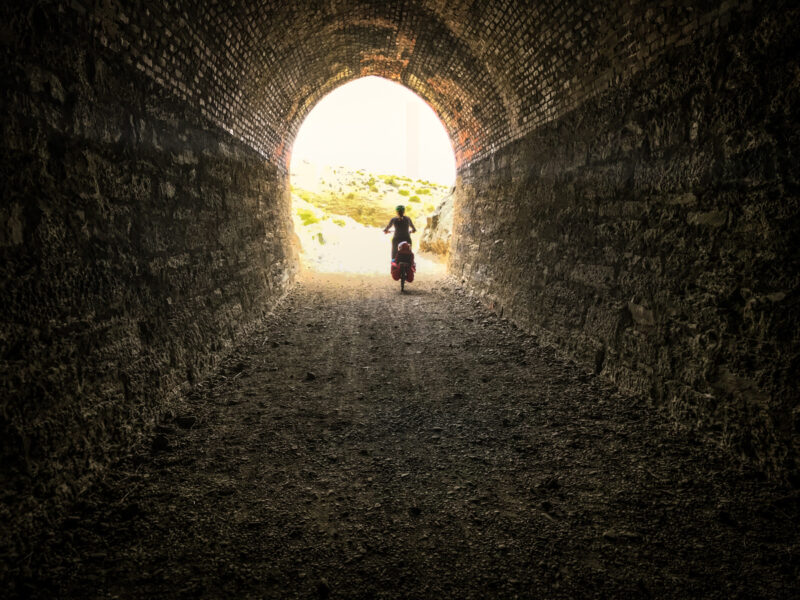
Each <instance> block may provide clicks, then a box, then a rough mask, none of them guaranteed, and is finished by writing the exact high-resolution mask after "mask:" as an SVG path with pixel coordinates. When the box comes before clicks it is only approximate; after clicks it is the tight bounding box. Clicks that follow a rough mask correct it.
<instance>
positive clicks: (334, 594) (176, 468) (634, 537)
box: [20, 275, 800, 599]
mask: <svg viewBox="0 0 800 600" xmlns="http://www.w3.org/2000/svg"><path fill="white" fill-rule="evenodd" d="M152 442H153V446H152V448H146V449H138V450H136V451H135V452H134V455H133V457H132V458H130V459H129V460H126V461H124V462H123V463H122V464H120V465H118V466H117V467H116V468H115V470H114V471H113V472H112V473H111V474H110V476H109V477H108V478H107V479H106V481H105V482H104V483H103V484H102V485H98V487H97V488H96V489H95V490H93V491H92V492H91V493H90V494H88V495H87V497H86V499H85V500H84V501H82V502H81V503H80V504H79V505H78V506H76V507H75V509H74V511H73V512H74V514H73V515H72V516H71V517H70V518H69V519H68V520H67V522H66V524H65V525H64V528H63V529H62V530H60V531H56V532H53V533H52V535H51V536H50V537H49V539H47V540H45V541H43V543H42V553H41V555H40V556H35V557H31V559H30V563H29V570H28V571H27V577H28V580H27V584H26V586H27V587H25V588H22V589H21V590H20V591H21V592H23V593H24V594H25V595H28V596H34V597H35V596H39V597H54V596H57V597H64V598H94V597H102V598H105V597H119V598H148V597H153V598H171V597H175V598H183V597H185V598H195V597H215V598H216V597H226V598H262V597H267V598H271V597H275V598H284V597H303V598H328V597H330V598H348V599H349V598H490V597H498V598H515V597H519V598H556V597H564V598H581V597H597V598H608V597H625V598H628V597H654V598H689V597H697V598H699V597H709V598H712V597H713V598H758V597H762V598H766V597H776V598H781V597H784V598H789V597H792V595H793V594H795V593H796V590H795V589H794V588H793V587H792V586H793V585H794V583H795V582H796V581H797V580H798V578H800V560H798V550H799V549H800V543H798V534H797V525H796V523H797V522H798V514H799V513H800V510H798V503H799V502H800V497H798V495H797V493H796V492H792V491H791V490H786V489H781V488H779V487H777V486H773V485H772V484H768V483H766V482H763V481H761V480H759V478H758V477H757V476H755V475H753V474H749V473H747V472H741V471H738V470H736V469H734V468H733V466H732V465H730V464H729V463H728V462H726V459H725V458H724V457H722V456H719V455H717V454H716V453H715V452H714V451H713V449H710V448H708V447H706V446H704V445H702V444H699V443H697V442H696V441H695V440H693V439H692V438H691V437H689V436H687V435H686V434H682V433H676V432H674V431H672V430H671V428H670V427H669V426H668V424H666V423H665V422H664V420H663V419H662V417H661V416H660V415H659V414H658V413H657V412H655V411H654V410H653V409H652V408H650V407H648V406H647V404H646V403H644V402H641V401H637V400H636V399H633V398H630V397H626V396H624V395H621V394H619V393H618V392H616V391H615V390H614V388H613V387H611V386H610V385H609V384H607V383H605V382H604V381H602V380H601V379H598V378H594V377H592V376H590V375H587V374H586V373H585V372H583V371H582V370H581V369H579V368H578V367H576V366H574V365H572V364H570V363H568V362H565V361H563V360H561V359H559V358H557V357H556V356H555V355H554V354H553V353H552V352H551V351H550V350H548V349H546V348H542V347H540V346H539V345H537V342H536V340H535V339H534V338H531V337H529V336H527V335H524V334H523V333H522V332H520V331H519V330H517V329H515V328H514V327H513V325H511V324H510V323H508V322H506V321H504V320H502V319H499V318H497V317H496V316H494V315H492V314H489V313H487V312H486V311H485V310H483V309H482V308H481V307H480V306H478V305H477V304H476V303H475V302H474V301H472V300H470V299H469V298H467V297H465V296H464V294H463V293H462V292H461V291H460V290H459V289H458V288H456V287H453V286H452V285H451V284H450V283H448V282H447V281H446V280H434V281H429V280H426V278H425V277H424V276H421V277H420V278H419V279H418V281H417V282H415V283H414V284H413V285H412V286H411V292H410V293H408V294H406V295H403V296H401V295H400V294H399V291H398V287H397V285H396V284H394V282H391V281H390V280H389V278H388V276H387V277H381V278H369V277H352V276H350V277H348V276H342V275H338V276H337V275H324V276H323V275H316V276H311V275H309V276H307V277H306V278H305V279H304V280H303V281H301V282H300V283H299V284H298V285H297V287H296V288H295V289H294V291H293V292H292V293H291V294H290V295H289V296H288V297H287V298H286V299H285V300H284V302H283V303H282V304H281V306H280V307H279V309H278V310H277V311H276V312H275V314H274V316H273V317H271V318H270V319H269V320H268V322H266V323H265V324H264V325H263V327H262V328H261V329H260V330H259V331H257V332H256V333H255V334H254V335H253V336H252V337H250V338H249V339H248V340H246V342H244V343H243V344H242V345H241V346H239V347H238V348H237V349H236V350H235V351H234V352H233V353H232V355H231V356H230V358H229V359H228V360H227V362H226V363H225V365H224V366H223V368H222V369H221V370H220V372H219V373H218V374H217V375H216V376H215V377H213V378H212V379H210V380H209V381H206V382H205V383H204V384H203V385H201V386H200V388H199V389H198V391H197V392H196V393H195V394H194V395H192V396H191V397H190V398H188V399H186V400H185V402H184V404H183V405H182V406H181V407H179V410H178V411H177V413H176V414H175V416H174V418H172V419H171V420H169V421H168V422H166V423H164V424H163V425H162V426H161V427H160V428H159V431H158V432H157V434H156V435H155V437H154V438H153V440H152ZM795 597H796V596H795Z"/></svg>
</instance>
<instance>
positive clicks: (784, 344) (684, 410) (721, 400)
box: [0, 0, 800, 529]
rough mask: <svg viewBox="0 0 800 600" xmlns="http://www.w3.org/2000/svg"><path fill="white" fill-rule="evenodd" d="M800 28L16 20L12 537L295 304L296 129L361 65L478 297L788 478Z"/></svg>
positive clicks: (794, 17)
mask: <svg viewBox="0 0 800 600" xmlns="http://www.w3.org/2000/svg"><path fill="white" fill-rule="evenodd" d="M797 22H798V9H797V7H796V6H795V5H794V3H791V2H782V1H777V2H771V3H752V2H750V1H742V2H736V1H731V0H726V1H719V0H709V1H704V2H692V3H684V2H673V1H664V2H637V1H624V0H616V1H610V2H602V3H598V2H590V1H588V0H587V1H580V2H578V1H576V2H570V3H565V2H560V1H556V0H550V1H543V2H537V3H523V2H513V1H511V0H498V1H492V2H474V1H471V0H456V1H450V2H439V1H434V0H395V1H387V2H371V1H366V0H350V1H341V2H327V1H325V2H323V1H321V0H319V1H306V2H271V1H262V2H253V1H250V0H231V1H229V2H224V3H223V2H217V1H216V0H178V1H167V2H149V1H144V2H136V3H129V2H121V1H119V0H104V1H103V2H94V1H88V0H70V1H66V0H64V1H60V0H43V1H41V2H37V3H35V4H31V3H29V2H22V1H20V0H11V1H10V2H6V3H5V4H4V5H3V8H2V9H0V23H2V25H1V26H0V51H1V52H2V55H3V82H4V84H3V87H2V92H0V94H2V96H1V97H2V104H3V135H2V137H0V152H2V159H1V160H0V165H1V166H0V168H2V177H3V201H2V206H0V252H2V272H0V279H1V280H2V287H1V289H2V292H0V294H2V320H3V327H2V335H1V336H0V373H2V375H0V382H1V383H0V394H1V397H2V400H0V437H1V438H2V464H3V470H2V478H3V490H4V491H3V493H4V494H5V495H6V503H5V505H6V506H12V507H14V508H13V513H14V519H15V522H16V523H20V522H21V523H22V529H24V528H25V523H33V522H34V521H35V520H36V519H37V518H39V517H40V516H41V515H42V514H48V511H47V507H48V506H49V505H50V504H51V503H53V502H55V501H57V499H59V498H69V497H73V496H74V495H75V494H77V493H79V492H80V491H81V490H82V489H83V488H84V487H85V485H87V482H88V481H90V480H91V477H92V474H93V473H95V472H97V471H99V470H102V469H103V468H104V467H105V466H106V465H107V464H108V463H109V461H111V460H112V459H113V458H114V457H115V456H116V455H118V453H119V451H120V450H121V449H122V448H125V447H126V446H127V445H129V444H130V443H132V442H134V441H135V440H137V439H139V437H140V436H141V435H142V433H143V432H144V431H146V429H147V427H148V424H149V423H151V422H152V421H153V420H154V419H155V418H156V417H157V416H158V415H159V414H160V413H161V412H163V411H164V410H168V407H169V398H170V397H171V396H172V395H174V394H177V393H180V391H181V390H182V389H185V387H186V386H189V385H191V383H192V382H193V381H195V380H196V379H197V378H198V377H201V376H202V375H203V374H204V373H206V372H207V371H208V369H209V368H210V367H211V366H212V365H213V364H214V362H215V360H216V359H217V358H218V357H219V356H220V355H221V354H223V353H224V351H225V348H226V347H228V346H229V345H230V343H231V342H232V340H234V339H236V338H237V337H239V336H241V335H242V334H243V333H244V332H246V331H247V330H248V328H249V327H251V326H252V325H253V324H254V323H256V322H257V321H258V319H259V318H260V316H261V315H262V314H263V313H264V312H265V311H267V310H269V309H270V307H271V306H272V305H273V304H274V302H275V301H276V300H277V298H279V297H280V296H281V294H282V293H283V291H284V290H285V289H286V287H287V285H289V284H290V282H291V281H292V278H293V273H294V269H295V264H296V257H295V253H294V250H293V248H292V242H291V239H292V233H291V221H290V218H289V197H288V193H287V186H288V182H287V175H286V165H287V162H288V158H289V156H290V152H291V146H292V141H293V138H294V135H295V133H296V132H297V130H298V128H299V127H300V125H301V123H302V121H303V119H304V117H305V115H307V114H308V111H309V110H310V109H311V108H312V107H313V105H314V104H315V102H316V101H317V100H319V99H320V98H321V97H323V96H324V95H325V94H326V93H328V92H329V91H331V90H332V89H334V88H336V87H337V86H339V85H341V84H342V83H345V82H346V81H349V80H352V79H354V78H357V77H361V76H364V75H379V76H383V77H387V78H390V79H393V80H396V81H399V82H402V83H404V84H405V85H407V86H408V87H409V88H410V89H412V90H414V91H415V92H417V93H418V94H419V95H420V96H421V97H423V98H424V99H425V100H427V101H428V102H429V103H430V104H431V106H432V107H433V108H434V109H435V110H436V111H437V112H438V114H439V115H440V117H441V118H442V121H443V123H444V124H445V126H446V127H447V129H448V131H449V132H450V135H451V137H452V140H453V144H454V148H455V152H456V156H457V161H458V168H459V181H458V184H457V189H456V209H455V211H456V214H455V231H454V241H453V247H452V252H451V265H450V268H451V271H452V272H453V273H454V274H457V275H459V276H461V277H463V280H464V284H465V285H466V286H467V287H469V288H470V289H471V290H473V291H474V292H475V293H477V294H480V295H482V296H484V297H485V298H486V301H487V302H488V303H491V304H493V305H494V306H495V307H497V308H498V309H500V310H502V311H503V312H504V314H507V315H510V316H511V317H513V318H514V319H516V320H517V321H518V322H520V323H521V324H523V325H524V326H525V327H527V328H529V329H530V330H532V331H534V332H536V333H537V334H538V335H539V336H540V338H541V339H542V340H543V341H545V342H547V343H551V344H553V345H554V346H556V347H557V348H559V349H560V350H561V351H562V352H563V353H565V354H567V355H570V356H573V357H575V358H576V359H578V360H580V361H581V362H583V363H584V364H585V365H586V366H587V367H588V368H590V369H593V370H595V371H596V372H598V373H601V374H603V375H605V376H608V377H610V378H611V379H613V380H614V381H616V382H617V383H618V384H619V385H620V386H621V387H623V388H625V389H629V390H636V391H638V392H640V393H642V394H645V395H647V396H650V397H652V398H653V399H654V400H656V401H657V403H658V404H659V405H661V406H663V407H665V408H666V410H668V411H669V412H670V413H671V414H672V415H673V416H674V419H675V422H676V423H677V424H680V425H681V426H684V427H688V428H692V429H694V430H696V431H698V432H702V433H703V434H704V435H706V436H708V437H710V438H711V439H714V440H716V441H718V442H719V443H720V444H722V445H723V446H725V447H726V448H728V449H729V450H730V451H731V453H732V455H735V456H738V457H741V458H742V459H744V460H745V461H748V462H751V463H753V464H756V465H758V466H759V467H760V468H761V469H762V470H764V472H767V473H769V474H770V475H771V476H774V477H777V478H791V477H796V475H797V472H798V449H799V448H800V414H799V413H798V411H799V410H800V409H798V400H797V398H798V395H797V381H796V373H797V371H798V356H799V354H798V324H800V315H799V309H798V272H799V271H798V262H799V260H798V246H797V245H796V243H794V241H793V240H794V239H796V238H797V237H798V235H797V233H798V210H797V208H798V166H797V156H796V152H797V151H796V148H797V140H798V125H797V117H796V114H795V111H796V110H797V109H796V107H797V106H800V102H799V101H798V100H799V99H798V89H799V88H800V84H799V83H798V81H799V80H800V78H799V77H798V72H800V69H798V63H797V56H800V52H799V51H798V50H800V49H799V48H798V41H797V36H796V35H795V33H794V32H795V28H796V24H797ZM9 510H11V509H9ZM3 517H4V520H5V521H7V522H8V521H9V519H11V515H10V514H6V515H4V516H3Z"/></svg>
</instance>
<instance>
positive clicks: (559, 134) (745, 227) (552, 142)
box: [451, 7, 800, 476]
mask: <svg viewBox="0 0 800 600" xmlns="http://www.w3.org/2000/svg"><path fill="white" fill-rule="evenodd" d="M772 8H775V7H772ZM772 8H771V9H770V10H769V11H766V12H765V13H759V12H752V13H749V12H748V13H742V14H740V15H736V14H734V15H733V16H732V18H731V19H730V20H727V19H726V20H725V21H723V22H720V23H718V24H717V26H716V28H713V29H712V30H710V31H709V32H707V33H705V34H704V35H702V36H698V38H697V39H695V40H693V41H692V42H691V43H689V44H686V45H684V46H683V47H681V48H674V49H672V50H670V51H669V52H668V53H666V54H664V55H662V56H661V57H660V58H659V59H658V60H657V61H655V62H653V63H652V65H650V66H649V68H647V69H645V70H643V71H640V72H638V73H636V74H634V75H632V76H631V77H630V78H627V79H620V80H618V81H617V82H616V84H615V85H613V86H612V87H611V88H609V89H608V90H607V91H605V92H604V93H602V94H599V95H598V96H596V97H595V98H593V99H591V100H588V101H586V102H585V103H583V104H582V105H581V106H580V107H579V108H577V109H575V110H573V111H572V112H570V113H568V114H566V115H564V116H562V117H560V118H559V119H558V120H556V121H554V122H552V123H549V124H547V125H544V126H542V127H540V128H539V129H537V130H536V131H535V132H533V133H531V134H529V135H527V136H526V137H525V138H523V139H520V140H518V141H516V142H514V143H513V144H511V145H509V146H506V147H504V148H502V149H500V150H498V151H497V152H495V154H494V155H493V156H491V157H489V158H486V159H484V160H482V161H479V162H476V163H473V164H471V165H470V166H469V167H468V168H464V169H462V170H461V172H460V185H459V188H458V191H457V194H458V195H457V200H456V206H457V212H456V218H455V221H456V223H455V237H454V239H455V245H454V255H453V256H452V258H451V269H452V271H453V272H454V273H456V274H458V275H461V276H462V277H463V278H464V280H465V281H466V282H467V283H468V285H469V286H470V287H471V288H473V289H474V290H475V291H476V292H477V293H479V294H481V295H483V296H484V297H485V299H486V301H487V303H489V304H492V305H494V306H495V307H496V308H497V309H498V310H501V311H502V312H503V313H504V314H506V315H508V316H511V317H513V318H514V319H515V320H517V321H519V322H520V323H522V324H524V325H525V326H526V327H528V328H529V329H530V330H532V331H534V332H536V333H537V334H538V335H539V336H540V337H541V339H542V340H544V341H546V342H548V343H551V344H553V345H554V346H556V347H558V348H560V349H562V350H563V351H564V352H565V353H567V354H568V355H570V356H573V357H576V358H577V359H579V360H580V361H582V362H583V363H584V364H585V365H587V366H588V367H589V368H591V369H593V370H594V371H596V372H598V373H602V374H604V375H606V376H608V377H610V378H612V379H613V380H614V381H616V382H617V383H618V384H619V385H620V386H621V387H622V388H624V389H626V390H632V391H634V392H638V393H641V394H645V395H648V396H652V397H653V398H655V399H656V400H657V401H658V402H659V403H660V404H661V405H662V406H664V407H666V409H667V410H668V411H669V412H670V413H671V414H672V415H673V416H674V418H675V422H676V423H679V424H682V425H684V426H688V427H690V428H694V429H697V430H698V431H702V432H704V433H705V434H708V435H710V436H712V438H713V439H715V440H717V441H718V442H719V443H720V444H722V445H724V446H725V447H727V448H728V449H730V450H732V451H733V452H735V453H736V454H737V455H738V456H740V457H742V458H743V459H744V460H747V461H754V462H755V464H757V465H758V466H759V467H761V468H764V469H766V470H768V471H770V472H772V473H773V474H778V475H786V474H791V473H794V474H795V476H796V475H797V472H798V457H799V456H800V454H799V453H798V451H800V412H799V411H800V406H798V387H797V374H798V373H800V344H799V342H800V307H799V306H798V300H799V299H800V295H799V293H798V291H799V290H798V283H799V282H798V279H800V246H798V244H797V239H800V231H799V230H798V224H799V223H800V220H799V218H798V204H800V199H799V198H798V176H800V167H798V156H797V154H796V152H797V147H798V144H797V142H798V139H799V136H798V134H800V131H799V130H798V124H797V116H796V111H797V107H798V106H800V93H799V92H800V78H799V77H798V73H800V64H799V63H798V56H800V45H798V38H797V36H796V31H795V29H794V28H793V27H794V25H792V24H793V23H794V24H796V23H797V22H798V16H799V15H798V10H797V8H792V9H791V10H790V9H786V10H785V11H781V10H772Z"/></svg>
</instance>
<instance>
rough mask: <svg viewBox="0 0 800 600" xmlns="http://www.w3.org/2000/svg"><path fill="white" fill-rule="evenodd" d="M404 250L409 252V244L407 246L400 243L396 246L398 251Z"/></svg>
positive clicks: (406, 243)
mask: <svg viewBox="0 0 800 600" xmlns="http://www.w3.org/2000/svg"><path fill="white" fill-rule="evenodd" d="M406 248H408V249H409V250H411V244H409V243H408V242H400V243H399V244H397V249H398V250H405V249H406Z"/></svg>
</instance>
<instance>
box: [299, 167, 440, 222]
mask: <svg viewBox="0 0 800 600" xmlns="http://www.w3.org/2000/svg"><path fill="white" fill-rule="evenodd" d="M449 191H450V190H449V188H447V187H446V186H444V185H440V184H437V183H433V182H430V181H425V180H421V179H410V178H408V177H403V176H400V175H385V174H383V175H379V174H372V173H368V172H366V171H364V170H358V171H353V170H351V169H347V168H345V167H322V168H317V167H315V166H314V165H311V164H309V163H307V162H302V163H300V164H299V165H295V166H294V168H293V170H292V193H293V194H294V195H295V196H296V197H299V198H301V199H302V200H303V201H304V202H307V203H308V204H310V205H312V206H314V207H316V208H318V209H320V210H321V211H322V212H323V214H324V216H327V217H330V218H331V219H335V218H336V217H341V216H345V217H350V218H351V219H353V220H354V221H356V222H357V223H360V224H362V225H366V226H368V227H381V228H383V227H385V226H386V224H387V223H388V222H389V219H390V218H391V217H392V216H394V208H395V206H396V205H398V204H403V205H405V207H406V215H408V216H409V217H411V219H412V220H413V221H414V224H415V225H416V227H417V229H418V230H419V231H420V233H422V230H423V228H424V227H425V224H426V221H427V218H428V217H429V216H431V215H432V214H433V213H434V211H435V210H436V208H437V207H438V206H439V204H440V203H441V202H442V200H443V199H444V198H445V197H446V196H447V195H448V193H449ZM297 210H307V209H304V208H302V207H297V206H296V208H295V211H297ZM301 218H302V215H301ZM309 218H310V217H309Z"/></svg>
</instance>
